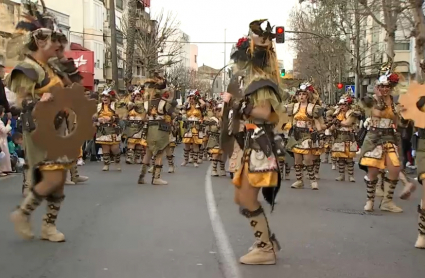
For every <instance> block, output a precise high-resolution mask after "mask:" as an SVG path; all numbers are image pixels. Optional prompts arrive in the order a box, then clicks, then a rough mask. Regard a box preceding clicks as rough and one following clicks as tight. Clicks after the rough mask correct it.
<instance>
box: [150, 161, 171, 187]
mask: <svg viewBox="0 0 425 278" xmlns="http://www.w3.org/2000/svg"><path fill="white" fill-rule="evenodd" d="M161 169H162V165H155V166H154V168H153V175H152V184H154V185H167V184H168V182H166V181H165V180H162V179H161Z"/></svg>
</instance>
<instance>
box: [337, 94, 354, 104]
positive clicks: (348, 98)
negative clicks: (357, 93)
mask: <svg viewBox="0 0 425 278" xmlns="http://www.w3.org/2000/svg"><path fill="white" fill-rule="evenodd" d="M353 103H354V100H353V98H352V96H351V95H350V94H344V95H342V96H341V98H340V100H339V102H338V105H351V104H353Z"/></svg>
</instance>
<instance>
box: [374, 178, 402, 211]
mask: <svg viewBox="0 0 425 278" xmlns="http://www.w3.org/2000/svg"><path fill="white" fill-rule="evenodd" d="M397 183H398V180H390V179H388V178H385V180H384V197H383V198H382V201H381V204H380V205H379V208H380V209H381V210H383V211H389V212H403V209H401V208H400V207H398V206H397V205H396V204H394V201H393V196H394V191H395V188H396V186H397Z"/></svg>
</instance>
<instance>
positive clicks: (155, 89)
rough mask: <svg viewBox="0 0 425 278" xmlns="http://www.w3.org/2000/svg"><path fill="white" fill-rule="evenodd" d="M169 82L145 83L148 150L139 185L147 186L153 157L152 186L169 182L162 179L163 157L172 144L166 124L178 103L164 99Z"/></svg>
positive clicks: (156, 79) (153, 80)
mask: <svg viewBox="0 0 425 278" xmlns="http://www.w3.org/2000/svg"><path fill="white" fill-rule="evenodd" d="M166 86H167V82H166V80H165V79H164V78H162V77H160V76H155V77H154V78H153V79H150V80H147V81H146V82H145V90H146V92H147V95H148V97H147V98H146V99H145V103H144V105H145V109H146V111H147V120H148V132H147V138H146V141H147V148H146V154H145V156H144V158H143V162H142V168H141V171H140V175H139V179H138V183H139V184H145V183H146V182H145V176H146V173H147V171H148V167H149V164H150V161H151V159H152V157H155V162H154V163H155V165H154V169H153V174H152V184H154V185H166V184H168V182H167V181H165V180H162V179H161V169H162V156H163V154H164V151H165V149H166V148H167V147H168V146H169V143H170V141H169V140H170V139H169V138H170V137H169V135H170V131H171V126H170V123H168V122H166V120H165V118H166V115H171V114H172V113H173V108H174V107H175V106H176V102H175V101H173V100H172V99H173V98H172V97H171V100H167V99H164V98H163V97H162V95H163V90H164V89H165V88H166Z"/></svg>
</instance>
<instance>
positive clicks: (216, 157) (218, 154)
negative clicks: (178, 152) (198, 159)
mask: <svg viewBox="0 0 425 278" xmlns="http://www.w3.org/2000/svg"><path fill="white" fill-rule="evenodd" d="M221 109H222V106H220V105H218V106H217V107H215V108H214V112H213V113H214V114H213V115H212V116H210V117H208V120H207V121H204V123H205V124H206V125H208V143H207V146H206V148H207V151H208V152H209V153H210V155H211V164H212V172H211V176H213V177H218V176H226V169H225V168H224V166H225V164H224V159H225V158H224V157H222V153H223V152H222V151H221V149H220V126H221ZM219 164H220V168H219V169H217V166H218V165H219Z"/></svg>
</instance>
